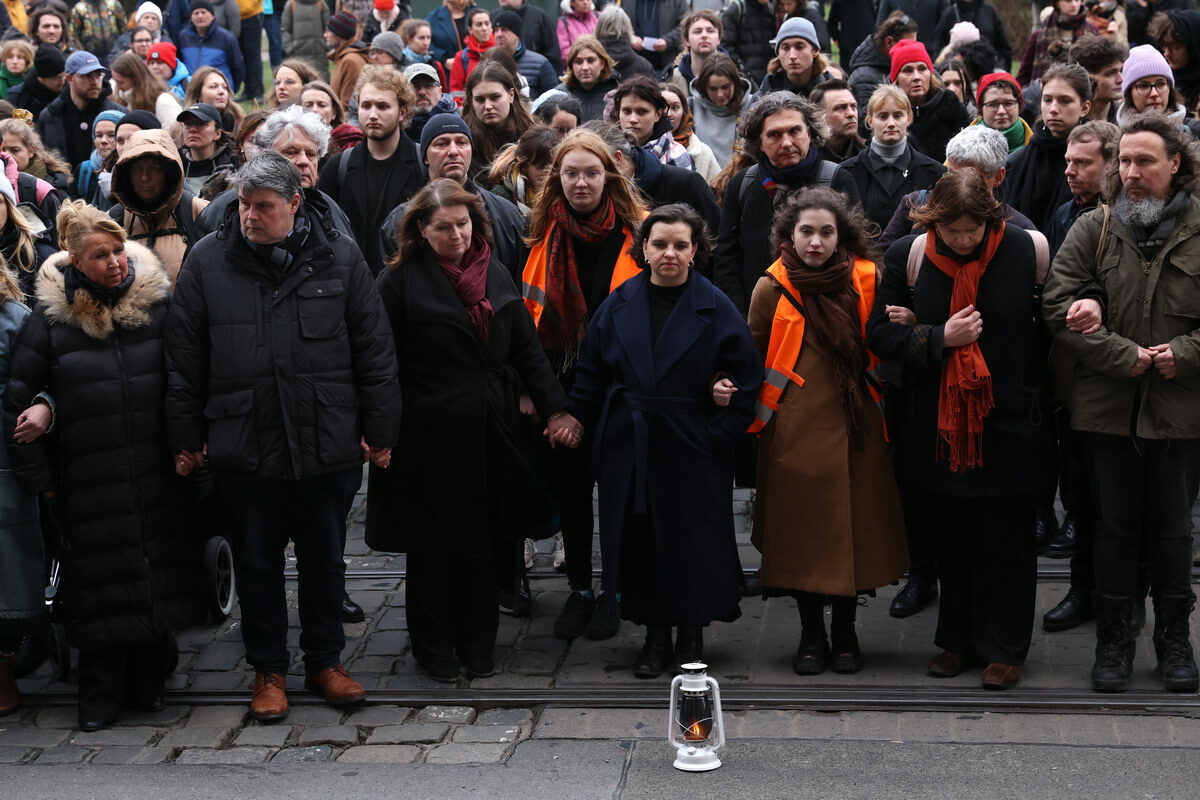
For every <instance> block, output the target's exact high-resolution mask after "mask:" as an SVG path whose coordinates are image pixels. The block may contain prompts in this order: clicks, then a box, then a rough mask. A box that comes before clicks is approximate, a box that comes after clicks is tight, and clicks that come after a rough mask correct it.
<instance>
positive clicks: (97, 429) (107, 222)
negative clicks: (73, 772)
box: [4, 200, 206, 730]
mask: <svg viewBox="0 0 1200 800" xmlns="http://www.w3.org/2000/svg"><path fill="white" fill-rule="evenodd" d="M58 231H59V236H60V238H61V241H62V242H63V244H64V246H65V247H66V252H62V253H59V254H57V255H55V256H54V257H52V258H50V259H49V260H48V261H47V262H46V263H45V264H44V265H43V266H42V268H41V271H40V272H39V274H38V280H37V295H36V297H37V305H36V307H35V309H34V313H33V314H32V316H30V318H29V321H28V322H27V323H26V325H25V327H24V329H23V330H22V331H21V335H20V337H19V339H18V340H17V345H16V352H15V356H14V358H13V372H12V380H11V382H10V383H9V385H8V388H7V390H6V392H5V396H4V416H5V430H6V432H7V438H8V447H9V454H10V456H11V458H12V463H13V469H14V471H15V472H16V475H17V480H18V481H19V482H20V483H21V486H22V487H23V488H24V489H25V490H26V491H28V492H31V493H41V494H43V495H44V496H45V497H46V498H47V499H48V500H52V506H51V509H52V511H51V513H52V514H53V517H54V520H55V522H56V523H57V527H58V528H59V530H61V532H62V537H63V541H62V542H61V543H60V544H61V554H60V557H61V559H62V562H63V583H62V593H61V597H62V611H63V612H64V620H65V622H66V626H67V635H68V639H69V640H70V642H71V644H73V645H74V646H76V647H78V648H79V725H80V728H81V729H83V730H99V729H101V728H104V727H107V726H108V725H109V724H111V723H112V722H113V721H114V720H115V719H116V716H117V714H118V713H119V712H120V710H121V708H123V707H132V708H136V709H139V710H157V709H159V708H161V707H162V702H163V684H164V682H165V681H166V679H167V668H168V664H169V660H170V658H171V656H172V654H170V653H169V652H168V647H167V633H168V632H169V631H171V630H174V629H178V628H183V627H187V626H191V625H198V624H200V623H202V622H203V621H204V619H205V610H206V606H205V602H204V579H203V569H202V563H203V551H202V547H203V542H204V540H203V538H202V536H201V532H200V531H199V530H198V529H197V528H196V527H195V526H194V525H193V524H192V523H191V522H190V521H191V520H194V519H196V514H195V513H193V510H192V501H193V499H194V489H193V488H192V487H191V486H190V485H189V484H188V483H186V482H184V481H183V480H182V479H180V478H177V477H176V476H175V474H174V471H173V469H172V462H171V455H170V452H169V451H168V448H167V442H166V430H165V422H164V418H163V413H164V407H165V402H166V367H165V364H164V360H163V328H164V325H165V323H166V318H167V298H168V288H169V281H168V278H167V274H166V271H165V270H164V269H163V267H162V265H161V264H160V263H159V261H158V259H157V258H156V257H155V256H154V254H153V253H152V252H150V251H149V250H147V249H146V248H144V247H142V246H140V245H137V244H135V243H133V242H127V241H125V231H124V230H123V229H122V228H121V226H120V225H118V224H117V223H115V222H113V221H112V220H111V219H109V218H108V216H107V215H105V214H104V213H103V212H101V211H98V210H96V209H95V208H92V207H91V206H88V205H87V204H85V203H84V202H83V201H82V200H75V201H72V202H69V203H66V204H65V205H63V207H62V210H61V211H60V212H59V214H58ZM41 391H45V392H47V393H48V394H49V395H50V396H52V397H53V398H54V399H55V420H54V427H53V428H52V430H51V434H50V435H48V436H43V437H41V438H40V439H37V440H35V441H34V442H32V443H28V444H21V445H18V444H15V443H14V441H13V434H12V431H13V427H14V424H15V422H16V419H17V417H18V415H19V414H20V413H21V412H22V411H23V410H24V409H25V408H27V407H28V406H29V404H30V403H31V401H32V400H33V398H34V397H35V396H36V395H37V394H38V393H39V392H41Z"/></svg>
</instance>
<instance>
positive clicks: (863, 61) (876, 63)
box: [849, 36, 892, 131]
mask: <svg viewBox="0 0 1200 800" xmlns="http://www.w3.org/2000/svg"><path fill="white" fill-rule="evenodd" d="M849 69H850V91H851V92H853V93H854V102H856V103H858V118H859V120H860V124H859V130H860V131H865V130H866V126H865V125H863V124H861V121H862V120H864V119H866V116H867V101H868V100H870V99H871V94H872V93H873V92H874V91H875V90H876V89H878V88H879V87H880V86H881V85H883V84H885V83H887V82H888V73H889V72H890V71H891V69H892V60H891V59H890V58H888V57H887V54H886V53H881V52H879V48H878V47H876V46H875V42H874V41H872V40H871V37H870V36H868V37H867V38H866V39H864V40H863V42H862V44H860V45H859V46H858V47H856V48H855V49H854V55H852V56H850V67H849Z"/></svg>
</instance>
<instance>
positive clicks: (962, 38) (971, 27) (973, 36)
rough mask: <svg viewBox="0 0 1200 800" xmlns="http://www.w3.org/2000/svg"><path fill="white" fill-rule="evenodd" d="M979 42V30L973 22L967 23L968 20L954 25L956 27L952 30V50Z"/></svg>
mask: <svg viewBox="0 0 1200 800" xmlns="http://www.w3.org/2000/svg"><path fill="white" fill-rule="evenodd" d="M978 41H979V28H976V27H975V23H973V22H967V21H966V20H963V21H962V22H956V23H954V27H953V28H951V29H950V47H951V48H954V47H959V46H960V45H964V44H970V43H971V42H978Z"/></svg>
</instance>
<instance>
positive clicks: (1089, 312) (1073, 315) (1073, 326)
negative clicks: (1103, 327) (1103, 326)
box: [1067, 298, 1100, 336]
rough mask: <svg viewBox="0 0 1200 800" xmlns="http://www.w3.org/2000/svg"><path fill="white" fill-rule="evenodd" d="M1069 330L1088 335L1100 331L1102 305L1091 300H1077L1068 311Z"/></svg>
mask: <svg viewBox="0 0 1200 800" xmlns="http://www.w3.org/2000/svg"><path fill="white" fill-rule="evenodd" d="M1067 330H1069V331H1074V332H1075V333H1082V334H1083V335H1085V336H1086V335H1087V334H1089V333H1095V332H1096V331H1098V330H1100V303H1099V301H1096V300H1092V299H1091V298H1088V299H1085V300H1076V301H1075V302H1074V303H1071V307H1070V309H1068V310H1067Z"/></svg>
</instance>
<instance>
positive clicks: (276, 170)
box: [230, 150, 303, 200]
mask: <svg viewBox="0 0 1200 800" xmlns="http://www.w3.org/2000/svg"><path fill="white" fill-rule="evenodd" d="M230 184H231V185H232V186H233V188H235V189H237V192H238V194H239V195H241V194H243V193H245V192H254V191H257V190H259V189H269V190H270V191H272V192H274V193H275V194H277V195H279V196H280V197H282V198H283V199H284V200H291V199H292V198H293V197H295V196H296V195H298V194H301V192H302V191H303V190H302V189H301V187H300V170H298V169H296V165H295V164H293V163H292V162H290V161H288V160H287V159H286V158H284V157H283V156H281V155H279V153H276V152H275V151H274V150H267V151H266V152H263V153H259V154H258V155H256V156H255V157H254V158H252V159H250V160H249V161H247V162H246V163H245V165H244V166H243V167H242V168H241V169H239V170H238V171H237V174H236V175H234V176H233V179H232V180H231V181H230Z"/></svg>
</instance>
